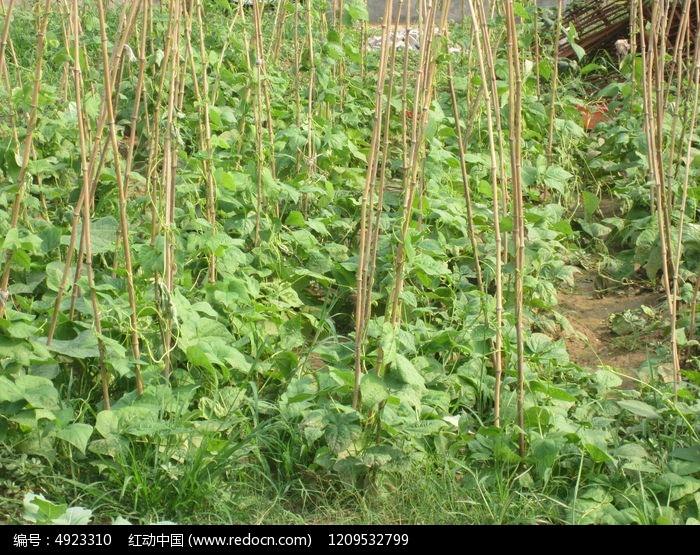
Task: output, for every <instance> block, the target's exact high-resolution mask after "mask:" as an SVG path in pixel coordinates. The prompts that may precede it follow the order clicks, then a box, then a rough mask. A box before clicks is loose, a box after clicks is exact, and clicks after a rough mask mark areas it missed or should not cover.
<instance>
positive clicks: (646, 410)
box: [617, 400, 661, 418]
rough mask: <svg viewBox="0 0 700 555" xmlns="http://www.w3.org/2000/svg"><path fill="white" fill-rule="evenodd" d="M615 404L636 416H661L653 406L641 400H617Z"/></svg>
mask: <svg viewBox="0 0 700 555" xmlns="http://www.w3.org/2000/svg"><path fill="white" fill-rule="evenodd" d="M617 404H618V405H619V406H620V407H621V408H623V409H626V410H628V411H630V412H631V413H632V414H636V415H637V416H642V417H644V418H661V415H660V414H659V413H658V412H656V409H655V408H654V407H652V406H651V405H648V404H647V403H645V402H643V401H634V400H629V401H617Z"/></svg>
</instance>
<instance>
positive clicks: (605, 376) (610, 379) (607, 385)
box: [593, 370, 622, 390]
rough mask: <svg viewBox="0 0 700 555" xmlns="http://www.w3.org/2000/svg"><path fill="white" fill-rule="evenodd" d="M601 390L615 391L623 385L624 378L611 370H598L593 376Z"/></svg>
mask: <svg viewBox="0 0 700 555" xmlns="http://www.w3.org/2000/svg"><path fill="white" fill-rule="evenodd" d="M593 376H594V378H595V381H596V382H597V383H598V386H599V387H600V388H601V389H604V390H607V389H614V388H616V387H620V386H621V385H622V378H621V377H620V376H618V375H617V374H615V373H613V372H611V371H610V370H596V372H595V374H594V375H593Z"/></svg>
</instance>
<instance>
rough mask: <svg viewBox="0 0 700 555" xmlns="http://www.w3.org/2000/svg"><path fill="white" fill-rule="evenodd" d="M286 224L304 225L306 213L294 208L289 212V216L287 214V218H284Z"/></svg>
mask: <svg viewBox="0 0 700 555" xmlns="http://www.w3.org/2000/svg"><path fill="white" fill-rule="evenodd" d="M284 224H285V225H289V226H295V227H304V225H305V222H304V215H303V214H302V213H301V212H299V211H298V210H292V211H291V212H290V213H289V216H287V219H286V220H284Z"/></svg>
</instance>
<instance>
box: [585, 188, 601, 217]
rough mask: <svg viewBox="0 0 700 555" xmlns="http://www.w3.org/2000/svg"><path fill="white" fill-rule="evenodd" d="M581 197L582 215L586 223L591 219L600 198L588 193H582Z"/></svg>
mask: <svg viewBox="0 0 700 555" xmlns="http://www.w3.org/2000/svg"><path fill="white" fill-rule="evenodd" d="M581 196H582V198H583V213H584V217H585V219H586V221H587V222H588V221H590V220H591V219H592V218H593V215H594V214H595V212H596V210H598V207H599V206H600V198H599V197H598V195H594V194H593V193H591V192H590V191H582V193H581Z"/></svg>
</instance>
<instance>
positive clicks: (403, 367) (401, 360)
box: [392, 354, 425, 387]
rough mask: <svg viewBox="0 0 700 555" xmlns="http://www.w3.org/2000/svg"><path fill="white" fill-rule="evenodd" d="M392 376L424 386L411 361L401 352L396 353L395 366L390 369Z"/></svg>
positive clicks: (423, 381) (407, 382) (421, 377)
mask: <svg viewBox="0 0 700 555" xmlns="http://www.w3.org/2000/svg"><path fill="white" fill-rule="evenodd" d="M392 376H394V377H395V378H397V379H398V380H399V381H401V382H402V383H405V384H408V385H416V386H419V387H424V386H425V379H424V378H423V376H421V374H420V372H418V370H416V367H415V366H414V365H413V363H412V362H411V361H410V360H408V359H407V358H406V357H405V356H403V355H401V354H397V355H396V366H395V368H394V369H393V370H392Z"/></svg>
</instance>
